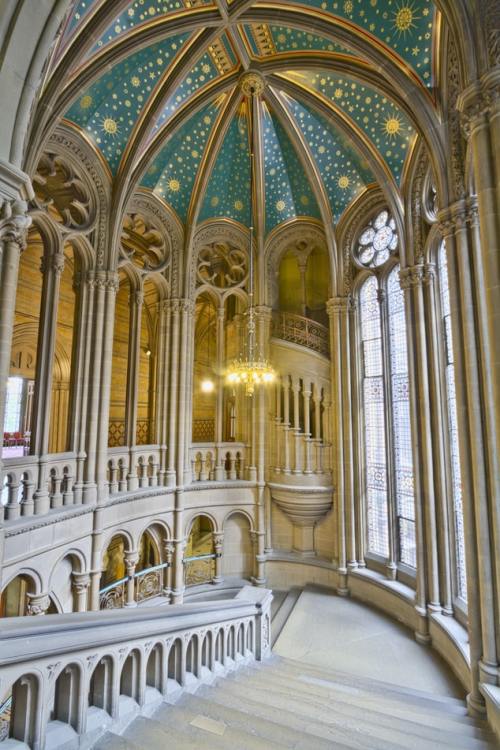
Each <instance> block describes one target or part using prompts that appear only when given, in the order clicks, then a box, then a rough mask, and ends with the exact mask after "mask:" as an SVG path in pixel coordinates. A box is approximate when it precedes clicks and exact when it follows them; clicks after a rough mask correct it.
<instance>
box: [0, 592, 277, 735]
mask: <svg viewBox="0 0 500 750" xmlns="http://www.w3.org/2000/svg"><path fill="white" fill-rule="evenodd" d="M271 601H272V594H271V592H270V591H269V590H267V589H260V588H255V587H252V586H245V587H244V588H243V589H241V591H240V592H239V593H238V594H237V596H236V597H235V599H232V600H227V599H226V600H221V601H211V602H204V603H190V604H184V605H182V606H169V607H165V606H159V607H146V608H135V609H129V608H124V609H120V610H112V611H106V612H98V613H95V612H94V613H91V612H86V613H81V614H72V615H58V616H54V617H47V618H41V617H40V618H22V617H15V618H9V619H8V620H7V621H5V623H4V624H3V626H2V641H1V643H0V676H1V684H2V689H3V698H2V706H4V710H3V713H2V720H3V735H4V736H6V735H7V736H8V738H9V739H8V740H7V744H8V746H9V748H16V747H19V748H20V749H21V748H24V749H26V747H28V748H30V750H42V749H43V748H44V747H46V746H50V747H51V749H54V750H55V749H56V748H58V747H61V748H62V747H83V746H85V747H91V746H92V745H93V744H94V743H95V742H96V741H97V740H98V739H99V737H100V736H102V735H103V734H104V733H105V732H107V731H113V732H116V733H117V734H120V732H122V731H123V730H124V729H125V728H126V726H127V725H128V724H130V722H131V721H132V720H133V719H134V718H135V717H136V716H138V715H145V716H149V715H151V713H152V712H153V711H154V710H156V708H158V706H159V705H160V704H161V703H162V702H164V701H166V702H173V701H175V700H176V699H177V698H178V696H179V695H180V694H181V693H182V692H184V691H189V692H191V693H192V692H194V691H195V690H196V688H197V686H199V685H201V684H203V683H210V682H212V681H213V679H214V677H215V676H217V675H220V676H223V675H224V674H226V673H227V672H229V671H232V670H234V669H235V668H237V667H238V666H239V664H246V663H249V662H252V661H254V660H259V661H260V660H263V659H265V658H266V657H267V656H268V655H269V653H270V643H271ZM6 725H8V731H7V729H6ZM23 743H24V744H23Z"/></svg>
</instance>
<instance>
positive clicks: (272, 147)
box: [263, 106, 321, 232]
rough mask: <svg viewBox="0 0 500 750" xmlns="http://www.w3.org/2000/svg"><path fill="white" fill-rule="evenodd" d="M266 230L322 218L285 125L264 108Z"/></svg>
mask: <svg viewBox="0 0 500 750" xmlns="http://www.w3.org/2000/svg"><path fill="white" fill-rule="evenodd" d="M263 137H264V144H263V146H264V174H265V191H266V231H267V232H270V231H271V230H272V229H274V227H276V226H277V225H278V224H281V223H282V222H283V221H287V220H289V219H294V218H296V217H297V216H313V217H315V218H317V219H320V218H321V214H320V210H319V207H318V204H317V202H316V199H315V197H314V193H313V191H312V188H311V185H310V184H309V181H308V179H307V176H306V174H305V172H304V169H303V167H302V164H301V163H300V161H299V158H298V156H297V153H296V151H295V149H294V147H293V145H292V144H291V142H290V140H289V138H288V136H287V134H286V133H285V130H284V129H283V127H282V125H281V124H280V123H279V121H278V120H277V119H276V117H275V116H274V115H271V114H270V112H269V110H268V109H267V107H265V106H264V127H263Z"/></svg>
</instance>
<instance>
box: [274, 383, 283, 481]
mask: <svg viewBox="0 0 500 750" xmlns="http://www.w3.org/2000/svg"><path fill="white" fill-rule="evenodd" d="M281 388H282V386H281V380H280V379H278V380H277V381H276V391H275V396H276V410H275V414H274V425H275V429H274V439H275V446H274V458H275V460H274V473H275V474H279V473H280V471H281V466H282V460H281V433H282V430H283V424H282V421H281Z"/></svg>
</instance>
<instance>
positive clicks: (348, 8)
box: [344, 0, 354, 13]
mask: <svg viewBox="0 0 500 750" xmlns="http://www.w3.org/2000/svg"><path fill="white" fill-rule="evenodd" d="M353 10H354V3H353V2H352V0H345V3H344V13H352V12H353Z"/></svg>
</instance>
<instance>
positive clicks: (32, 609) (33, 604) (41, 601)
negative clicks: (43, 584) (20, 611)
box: [27, 594, 50, 616]
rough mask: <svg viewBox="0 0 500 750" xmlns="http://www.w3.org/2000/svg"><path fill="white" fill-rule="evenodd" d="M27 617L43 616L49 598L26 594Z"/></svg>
mask: <svg viewBox="0 0 500 750" xmlns="http://www.w3.org/2000/svg"><path fill="white" fill-rule="evenodd" d="M27 596H28V606H27V614H28V615H35V616H38V615H44V614H45V613H46V612H47V610H48V608H49V607H50V597H49V595H48V594H28V595H27Z"/></svg>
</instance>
